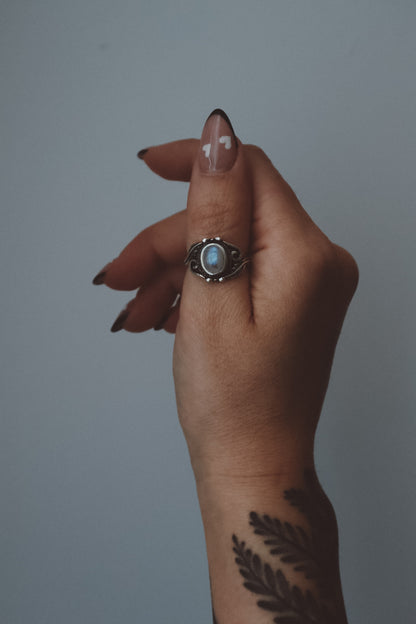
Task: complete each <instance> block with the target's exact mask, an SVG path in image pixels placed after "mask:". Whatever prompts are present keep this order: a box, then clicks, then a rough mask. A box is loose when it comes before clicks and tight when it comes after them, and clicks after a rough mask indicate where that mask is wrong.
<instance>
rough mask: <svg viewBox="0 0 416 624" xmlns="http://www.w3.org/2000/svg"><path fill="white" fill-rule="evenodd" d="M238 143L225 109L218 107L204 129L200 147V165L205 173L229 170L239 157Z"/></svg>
mask: <svg viewBox="0 0 416 624" xmlns="http://www.w3.org/2000/svg"><path fill="white" fill-rule="evenodd" d="M237 150H238V144H237V139H236V136H235V134H234V130H233V127H232V125H231V122H230V120H229V119H228V117H227V115H226V114H225V113H224V111H223V110H221V109H220V108H216V109H215V110H214V111H212V113H211V114H210V116H209V117H208V119H207V121H206V122H205V126H204V129H203V131H202V136H201V143H200V148H199V166H200V169H201V171H203V172H204V173H223V172H225V171H229V170H230V169H231V167H232V166H233V165H234V163H235V160H236V158H237Z"/></svg>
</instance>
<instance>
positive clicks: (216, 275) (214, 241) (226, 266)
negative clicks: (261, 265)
mask: <svg viewBox="0 0 416 624" xmlns="http://www.w3.org/2000/svg"><path fill="white" fill-rule="evenodd" d="M248 261H249V260H248V258H243V257H242V254H241V251H240V249H239V248H238V247H236V246H235V245H232V244H231V243H227V242H226V241H224V240H222V238H221V237H220V236H215V237H214V238H203V239H202V241H198V242H197V243H194V244H193V245H191V247H190V248H189V251H188V254H187V256H186V258H185V264H188V265H189V268H190V269H191V271H192V273H195V274H196V275H198V276H199V277H202V278H203V279H204V280H205V281H206V282H224V281H225V280H227V279H230V278H232V277H235V276H237V275H238V274H239V273H240V271H241V270H242V269H243V267H244V266H245V265H246V264H247V263H248Z"/></svg>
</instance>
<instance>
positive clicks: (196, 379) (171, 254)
mask: <svg viewBox="0 0 416 624" xmlns="http://www.w3.org/2000/svg"><path fill="white" fill-rule="evenodd" d="M217 121H218V120H216V121H215V123H217ZM219 123H222V122H219ZM203 143H204V141H203V142H202V143H201V142H200V141H198V140H195V139H188V140H184V141H175V142H173V143H167V144H164V145H159V146H155V147H151V148H148V149H147V150H146V151H145V153H144V154H141V158H142V159H143V160H144V161H145V163H146V165H147V166H148V167H149V168H150V169H151V170H152V171H154V172H155V173H156V174H158V175H160V176H161V177H164V178H167V179H168V180H181V181H185V182H188V181H189V182H190V187H189V195H188V202H187V207H186V210H183V211H181V212H178V213H176V214H174V215H172V216H170V217H168V218H167V219H164V220H163V221H160V222H158V223H155V224H154V225H152V226H150V227H148V228H146V229H145V230H143V231H142V232H140V233H139V234H138V235H137V236H136V237H135V238H134V239H133V240H132V241H131V242H130V243H129V244H128V245H127V247H126V248H125V249H124V250H123V251H122V252H121V254H120V255H119V256H118V257H117V258H116V259H114V260H113V261H112V262H111V263H110V264H108V265H106V267H104V269H103V270H102V271H101V272H100V274H99V280H98V281H95V283H105V284H106V285H107V286H108V287H110V288H114V289H117V290H137V293H136V296H135V297H134V298H133V299H132V300H131V301H130V302H129V303H128V305H127V306H126V309H125V310H124V311H123V312H122V315H121V317H119V319H118V321H117V330H118V329H120V328H121V327H122V328H123V329H124V330H125V331H128V332H143V331H146V330H148V329H151V328H158V329H160V328H163V329H165V330H166V331H168V332H174V333H175V334H176V336H175V345H174V353H173V373H174V380H175V390H176V399H177V406H178V415H179V419H180V422H181V425H182V429H183V432H184V434H185V438H186V441H187V444H188V448H189V453H190V459H191V463H192V467H193V470H194V474H195V479H196V486H197V493H198V499H199V503H200V508H201V514H202V520H203V524H204V530H205V538H206V547H207V556H208V564H209V574H210V580H211V594H212V601H213V608H214V610H215V616H214V622H215V624H254V623H256V624H263V623H264V624H268V623H271V622H276V623H277V624H280V623H282V624H287V623H288V622H290V623H291V624H297V623H299V624H304V623H305V622H307V623H309V622H310V623H312V624H313V623H315V624H327V623H329V622H331V624H347V618H346V613H345V608H344V605H343V598H342V590H341V582H340V576H339V566H338V535H337V523H336V518H335V514H334V511H333V509H332V506H331V503H330V502H329V500H328V499H327V497H326V495H325V494H324V492H323V491H322V488H321V486H320V484H319V482H318V479H317V476H316V472H315V469H314V457H313V447H314V437H315V431H316V427H317V424H318V420H319V415H320V412H321V408H322V403H323V400H324V396H325V392H326V389H327V385H328V380H329V375H330V369H331V364H332V360H333V356H334V351H335V347H336V343H337V340H338V336H339V333H340V331H341V327H342V323H343V320H344V317H345V314H346V311H347V308H348V305H349V303H350V301H351V298H352V297H353V294H354V292H355V289H356V287H357V282H358V269H357V265H356V262H355V261H354V259H353V258H352V256H351V255H350V254H349V253H348V252H347V251H346V250H345V249H343V248H342V247H339V246H338V245H336V244H334V243H333V242H331V241H330V240H329V239H328V238H327V236H325V234H324V233H323V232H322V231H321V230H320V229H319V228H318V227H317V226H316V224H315V223H314V222H313V221H312V220H311V218H310V217H309V216H308V214H307V213H306V212H305V210H304V209H303V208H302V206H301V205H300V203H299V201H298V199H297V197H296V195H295V193H294V192H293V190H292V189H291V188H290V186H289V185H288V184H287V182H285V180H283V178H282V177H281V175H280V174H279V172H278V171H277V170H276V169H275V167H274V166H273V165H272V163H271V162H270V160H269V159H268V158H267V156H266V155H265V154H264V153H263V152H262V150H261V149H259V148H258V147H255V146H253V145H243V144H241V143H240V142H238V149H237V156H236V160H235V162H234V164H233V166H232V167H231V168H230V169H229V170H227V171H221V172H215V171H208V172H207V171H204V170H203V167H201V162H202V163H204V162H205V161H204V158H203V157H201V148H202V146H203ZM226 157H227V158H230V153H228V154H226ZM215 236H221V237H222V238H223V239H224V240H225V241H228V242H230V243H233V244H234V245H237V246H238V247H239V248H240V249H241V251H242V253H243V255H244V256H247V255H248V256H249V257H250V264H249V265H248V268H246V269H244V270H243V272H242V273H240V274H239V275H238V277H236V278H235V279H232V280H229V281H225V282H224V283H221V284H212V283H206V282H205V281H204V280H202V279H201V278H199V277H197V276H195V275H194V274H193V273H191V271H189V270H187V269H186V268H185V266H184V258H185V255H186V250H187V249H189V247H190V246H191V245H192V244H193V243H194V242H196V241H200V240H201V239H202V238H204V237H207V238H209V237H215ZM96 279H97V278H96ZM178 293H179V294H180V295H181V296H180V300H179V302H177V303H176V304H175V305H173V304H174V302H175V299H176V297H177V294H178ZM113 331H114V327H113ZM259 527H260V528H259ZM264 527H266V529H264ZM270 538H272V539H274V540H275V541H274V544H275V549H274V550H273V548H271V547H270V542H268V539H270ZM276 544H277V550H276ZM308 570H309V572H308ZM311 571H312V572H311Z"/></svg>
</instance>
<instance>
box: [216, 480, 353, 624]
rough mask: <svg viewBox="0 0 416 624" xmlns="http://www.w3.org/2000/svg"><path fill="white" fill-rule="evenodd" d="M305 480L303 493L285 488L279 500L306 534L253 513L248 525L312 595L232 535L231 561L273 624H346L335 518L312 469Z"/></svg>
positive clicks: (271, 553) (283, 522)
mask: <svg viewBox="0 0 416 624" xmlns="http://www.w3.org/2000/svg"><path fill="white" fill-rule="evenodd" d="M304 481H305V488H304V489H295V488H292V489H290V490H286V491H285V492H284V498H285V499H286V500H287V501H288V502H289V504H290V505H291V506H293V507H297V508H298V509H299V511H300V512H301V513H302V514H303V515H304V516H305V517H306V519H307V521H308V524H309V527H310V530H309V531H308V532H306V531H305V530H304V529H303V528H302V527H301V526H298V525H293V524H291V523H290V522H285V521H283V520H280V519H279V518H271V517H270V516H268V515H267V514H264V515H259V514H258V513H256V512H254V511H252V512H251V513H250V516H249V524H250V526H251V527H253V530H254V533H255V535H260V536H261V537H262V538H263V542H264V544H265V545H266V546H267V547H268V548H269V553H270V555H273V556H277V557H279V560H280V562H281V563H282V564H286V565H291V566H293V570H294V571H295V572H298V573H300V574H302V575H303V578H304V579H308V580H313V582H314V587H316V594H317V596H315V595H314V593H312V591H311V590H309V589H306V590H304V591H303V590H301V589H300V588H299V587H298V586H297V585H291V584H290V583H289V581H288V580H287V578H286V576H285V574H284V572H283V570H282V569H280V568H279V569H277V570H275V569H273V568H272V566H271V565H270V564H269V563H267V562H263V561H262V560H261V558H260V556H259V555H257V554H255V553H253V551H252V550H251V549H250V548H247V547H246V543H245V542H244V541H240V540H239V539H238V537H237V536H236V535H233V536H232V543H233V552H234V553H235V555H236V557H235V562H236V564H237V565H238V567H239V572H240V574H241V576H242V577H243V579H244V581H243V585H244V587H245V588H246V589H248V590H249V591H250V592H252V593H254V594H258V595H260V596H262V599H261V600H258V601H257V605H258V606H259V607H260V608H261V609H264V610H266V611H271V612H273V613H275V614H277V615H276V616H275V617H274V619H273V622H275V623H276V624H347V619H346V614H345V609H344V604H343V599H342V595H341V592H340V589H339V587H340V581H339V576H338V536H337V525H336V518H335V514H334V511H333V509H332V505H331V503H330V502H329V500H328V498H327V497H326V495H325V494H324V492H323V490H322V489H321V487H320V484H319V482H318V479H317V477H316V475H315V473H314V472H313V471H312V470H305V473H304ZM301 578H302V577H301ZM214 624H216V620H215V616H214Z"/></svg>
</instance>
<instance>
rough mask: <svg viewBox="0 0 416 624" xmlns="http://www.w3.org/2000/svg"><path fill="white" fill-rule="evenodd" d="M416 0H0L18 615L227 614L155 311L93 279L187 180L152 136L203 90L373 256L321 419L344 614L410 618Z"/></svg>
mask: <svg viewBox="0 0 416 624" xmlns="http://www.w3.org/2000/svg"><path fill="white" fill-rule="evenodd" d="M415 27H416V4H415V2H414V1H413V0H409V1H406V0H399V1H393V0H391V1H389V2H387V1H382V0H380V1H375V0H374V1H370V0H361V1H358V0H345V1H339V0H335V1H334V0H325V1H324V0H315V1H314V2H311V1H305V0H302V1H296V0H285V1H280V0H270V1H262V0H260V1H256V2H249V1H248V0H233V1H228V2H227V0H211V1H210V2H202V1H197V2H191V1H189V0H175V1H174V2H168V1H165V2H162V1H160V0H148V1H143V0H134V1H133V0H120V1H118V2H114V1H110V0H101V1H98V0H71V1H70V2H69V1H64V0H3V1H2V2H1V3H0V71H1V97H0V107H1V144H0V149H1V163H0V165H1V189H0V192H1V204H0V211H1V215H0V217H1V246H0V261H1V298H0V301H1V303H0V305H1V338H0V340H1V342H0V353H1V390H0V402H1V434H0V436H1V437H0V445H1V452H0V462H1V472H0V479H1V498H0V504H1V531H0V535H1V541H2V543H1V553H2V554H1V563H0V566H1V581H0V605H1V606H0V611H1V612H0V620H1V622H2V623H3V622H4V624H56V623H59V624H91V623H95V622H97V623H99V624H114V623H115V622H120V623H121V622H123V623H125V624H127V623H133V622H152V623H153V622H154V623H159V622H169V623H170V624H184V623H185V622H201V623H203V622H207V623H208V622H211V615H210V596H209V584H208V574H207V565H206V560H205V545H204V540H203V532H202V525H201V520H200V515H199V509H198V505H197V499H196V494H195V488H194V484H193V476H192V473H191V469H190V465H189V460H188V456H187V450H186V445H185V442H184V439H183V437H182V433H181V431H180V427H179V425H178V422H177V416H176V409H175V401H174V391H173V382H172V379H171V351H172V344H173V337H172V336H169V335H167V334H165V333H164V332H149V333H147V334H144V335H132V334H127V333H125V332H120V333H119V334H114V335H113V334H111V333H110V332H109V327H110V326H111V324H112V322H113V320H114V318H115V316H116V315H117V314H118V312H119V310H120V309H121V308H122V307H123V306H124V303H125V302H126V301H127V300H128V299H129V298H130V296H131V295H130V294H126V293H118V292H113V291H109V290H108V289H106V288H105V287H103V286H102V287H100V288H96V287H93V286H92V285H91V279H92V277H93V276H94V275H95V273H96V272H97V271H98V270H99V269H100V268H101V266H102V265H104V264H105V263H106V262H107V261H109V260H111V259H112V258H113V257H114V256H115V255H117V254H118V253H119V251H120V250H121V249H122V247H124V245H125V244H126V243H127V242H128V241H129V240H130V239H131V238H132V237H133V236H134V235H135V234H136V233H137V232H139V231H140V230H141V229H143V228H144V227H145V226H147V225H149V224H150V223H152V222H153V221H155V220H158V219H161V218H163V217H165V216H167V215H169V214H171V213H172V212H175V211H176V210H179V209H182V208H183V206H184V202H185V199H186V190H187V189H186V186H185V185H181V184H179V183H169V182H166V181H164V180H160V179H158V178H156V176H154V175H153V174H152V173H151V172H150V171H149V170H148V169H147V168H146V167H145V165H143V163H141V162H139V161H138V160H137V159H136V152H137V151H138V150H139V149H141V148H144V147H146V146H148V145H151V144H157V143H161V142H165V141H169V140H173V139H176V138H185V137H188V136H198V135H199V134H200V132H201V129H202V125H203V122H204V120H205V118H206V116H207V115H208V114H209V113H210V111H211V110H212V109H213V108H215V107H217V106H219V107H222V108H224V109H225V111H226V112H227V113H228V114H229V115H230V117H231V120H232V122H233V124H234V127H235V130H236V132H237V134H238V135H239V137H240V138H241V139H242V140H243V142H250V143H256V144H258V145H260V146H261V147H263V149H265V151H266V152H267V153H268V154H269V156H270V157H271V158H272V160H273V162H274V163H275V164H276V166H277V167H278V168H279V169H280V171H281V172H282V174H283V175H284V176H285V177H286V178H287V180H288V181H289V182H290V184H291V185H292V186H293V187H294V189H295V190H296V192H297V194H298V196H299V197H300V199H301V201H302V203H303V204H304V206H305V208H306V209H307V210H308V211H309V213H310V214H311V216H312V218H313V219H314V220H315V221H316V222H317V223H318V225H319V226H320V227H322V229H323V230H324V231H325V232H326V233H327V234H328V235H329V236H330V238H332V239H333V240H334V241H336V242H337V243H339V244H341V245H344V246H345V247H347V248H348V249H349V250H350V251H351V252H352V253H353V255H354V256H355V257H356V259H357V261H358V264H359V267H360V272H361V277H360V284H359V288H358V291H357V294H356V297H355V299H354V301H353V304H352V305H351V308H350V311H349V313H348V316H347V319H346V322H345V326H344V330H343V333H342V336H341V339H340V342H339V347H338V350H337V354H336V358H335V362H334V368H333V374H332V380H331V384H330V388H329V391H328V395H327V400H326V403H325V407H324V411H323V414H322V418H321V423H320V426H319V431H318V439H317V453H316V461H317V468H318V474H319V477H320V479H321V481H322V483H323V485H324V487H325V488H326V491H327V493H328V495H329V496H330V498H331V500H332V502H333V504H334V506H335V509H336V512H337V516H338V521H339V529H340V543H341V547H340V556H341V573H342V580H343V589H344V594H345V600H346V606H347V611H348V615H349V620H350V622H351V623H353V622H354V623H362V624H370V623H374V624H376V623H377V624H391V622H397V623H400V624H402V623H403V624H411V623H413V622H414V621H415V620H416V606H415V601H414V585H415V571H414V561H415V557H416V549H415V538H414V526H415V519H416V513H415V511H416V503H415V497H414V491H415V476H416V475H415V473H416V460H415V452H414V449H415V442H416V424H415V404H416V400H415V372H416V361H415V308H416V306H415V231H416V229H415V226H416V219H415V156H416V137H415V110H416V97H415V96H416V86H415V85H416V81H415V61H416V50H415V36H414V33H415Z"/></svg>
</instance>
